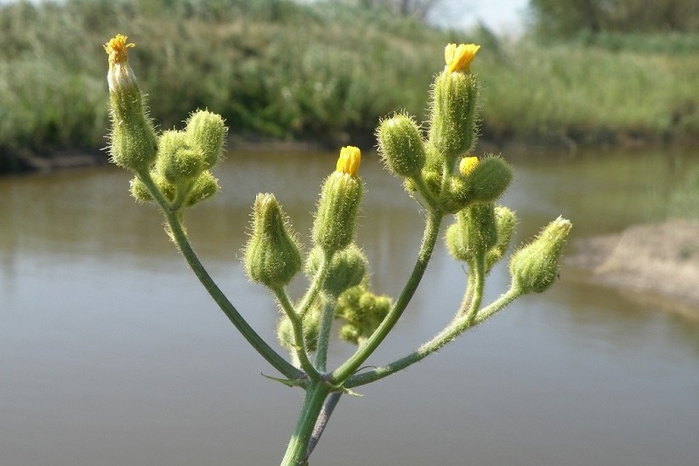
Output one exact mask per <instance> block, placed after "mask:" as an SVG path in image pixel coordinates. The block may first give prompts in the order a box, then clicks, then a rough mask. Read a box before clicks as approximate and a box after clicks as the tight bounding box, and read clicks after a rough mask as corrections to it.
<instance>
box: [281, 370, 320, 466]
mask: <svg viewBox="0 0 699 466" xmlns="http://www.w3.org/2000/svg"><path fill="white" fill-rule="evenodd" d="M330 392H331V388H330V387H329V386H328V385H327V384H326V383H325V382H323V381H317V380H314V381H312V382H311V383H310V384H309V385H308V387H307V388H306V396H305V397H304V399H303V406H301V412H300V413H299V417H298V420H297V421H296V428H295V429H294V433H293V435H292V436H291V440H290V441H289V446H288V447H287V449H286V454H285V455H284V458H283V459H282V462H281V465H280V466H304V465H307V464H308V454H309V451H308V449H309V446H310V442H311V437H312V435H313V429H314V428H315V426H316V423H317V421H318V418H319V417H320V413H321V411H322V410H323V404H324V403H325V399H326V398H327V396H328V395H329V394H330Z"/></svg>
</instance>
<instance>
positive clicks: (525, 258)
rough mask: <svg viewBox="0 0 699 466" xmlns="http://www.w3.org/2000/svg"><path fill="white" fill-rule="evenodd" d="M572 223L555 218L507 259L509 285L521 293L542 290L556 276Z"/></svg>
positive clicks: (539, 291)
mask: <svg viewBox="0 0 699 466" xmlns="http://www.w3.org/2000/svg"><path fill="white" fill-rule="evenodd" d="M571 227H572V225H571V223H570V221H568V220H566V219H564V218H561V217H558V218H557V219H556V220H554V221H553V222H551V223H549V224H548V225H547V226H546V227H545V228H544V229H543V230H542V231H541V233H539V236H537V237H536V238H535V239H534V241H532V242H531V243H529V244H528V245H526V246H524V247H523V248H522V249H520V250H519V251H517V252H516V253H515V254H514V255H513V256H512V258H511V259H510V274H511V275H512V284H513V286H514V287H516V288H517V289H518V290H519V291H520V293H522V294H526V293H531V292H532V291H534V292H536V293H541V292H542V291H545V290H546V289H547V288H548V287H549V286H551V284H552V283H553V281H554V280H555V278H556V276H557V275H558V262H559V259H560V257H561V251H562V250H563V245H564V244H565V242H566V239H567V238H568V233H570V229H571Z"/></svg>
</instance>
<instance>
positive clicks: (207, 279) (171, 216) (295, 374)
mask: <svg viewBox="0 0 699 466" xmlns="http://www.w3.org/2000/svg"><path fill="white" fill-rule="evenodd" d="M137 175H138V177H139V179H140V180H141V181H142V182H143V184H145V185H146V187H147V188H148V191H149V192H150V194H151V196H153V199H155V201H156V202H157V203H158V205H159V206H160V208H161V210H162V211H163V213H164V214H165V219H166V221H167V224H168V227H169V228H170V232H171V234H172V238H173V240H174V241H175V244H176V245H177V247H178V249H179V250H180V253H182V255H183V256H184V258H185V260H186V261H187V264H189V267H190V268H191V269H192V271H193V272H194V274H195V275H196V276H197V278H198V279H199V281H200V282H201V284H202V285H203V286H204V288H205V289H206V291H208V293H209V295H211V297H212V298H213V300H214V301H215V302H216V304H218V307H219V308H220V309H221V311H223V313H224V314H225V315H226V317H228V319H229V320H230V321H231V322H232V323H233V325H235V327H236V328H237V329H238V331H239V332H240V333H241V334H242V335H243V337H244V338H245V339H246V340H247V341H248V343H250V344H251V345H252V346H253V348H255V350H257V352H258V353H260V355H261V356H262V357H263V358H265V359H266V360H267V362H269V363H270V364H271V365H272V366H273V367H274V368H275V369H277V370H278V371H279V372H281V373H282V374H283V375H284V376H285V377H287V378H289V379H299V378H302V377H304V373H303V372H302V371H300V370H299V369H297V368H296V367H294V366H293V365H292V364H290V363H289V362H288V361H287V360H286V359H284V358H283V357H282V356H281V355H280V354H279V353H277V352H276V351H274V349H272V347H270V346H269V345H268V344H267V342H266V341H265V340H263V339H262V337H260V335H258V334H257V332H255V330H253V328H252V327H250V324H248V323H247V321H246V320H245V319H244V318H243V316H242V315H240V313H239V312H238V310H237V309H236V308H235V306H233V304H232V303H231V302H230V301H229V300H228V298H227V297H226V295H225V294H224V293H223V291H221V289H220V288H219V287H218V285H216V282H214V280H213V279H212V278H211V276H210V275H209V273H208V272H207V271H206V269H205V268H204V265H203V264H202V263H201V261H200V260H199V258H198V257H197V255H196V253H195V252H194V250H193V249H192V246H191V245H190V244H189V241H188V240H187V235H186V234H185V232H184V229H183V228H182V224H181V223H180V220H179V218H178V212H179V211H178V210H173V209H171V207H170V205H169V203H168V201H167V199H165V198H164V197H163V195H162V193H161V192H160V190H159V189H158V187H157V186H156V185H155V183H154V182H153V178H151V176H150V173H148V172H147V171H144V172H139V173H137Z"/></svg>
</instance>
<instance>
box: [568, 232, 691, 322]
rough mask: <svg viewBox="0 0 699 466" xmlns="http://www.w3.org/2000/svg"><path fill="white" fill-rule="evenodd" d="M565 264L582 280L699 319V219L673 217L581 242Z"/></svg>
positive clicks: (668, 310)
mask: <svg viewBox="0 0 699 466" xmlns="http://www.w3.org/2000/svg"><path fill="white" fill-rule="evenodd" d="M564 264H565V266H567V267H571V268H573V269H576V270H577V271H578V272H580V274H579V275H580V276H579V278H580V279H581V280H584V281H587V282H592V283H595V284H599V285H601V286H605V287H608V288H613V289H616V290H617V291H618V292H619V293H621V294H623V295H624V296H626V297H628V298H629V299H631V300H634V301H637V302H642V303H644V304H648V303H650V304H651V305H652V306H654V307H657V308H658V309H660V310H662V311H665V312H671V313H674V314H678V315H682V316H684V317H686V318H691V319H695V320H699V221H698V220H694V221H692V220H681V219H672V220H667V221H665V222H661V223H657V224H643V225H633V226H630V227H628V228H626V229H625V230H624V231H622V232H620V233H617V234H611V235H604V236H595V237H591V238H586V239H581V240H578V241H576V242H575V252H574V253H573V254H572V255H570V256H568V257H567V258H565V260H564Z"/></svg>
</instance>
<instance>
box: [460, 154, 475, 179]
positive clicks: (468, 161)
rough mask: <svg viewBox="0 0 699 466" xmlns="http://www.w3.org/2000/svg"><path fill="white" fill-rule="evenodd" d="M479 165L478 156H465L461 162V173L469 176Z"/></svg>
mask: <svg viewBox="0 0 699 466" xmlns="http://www.w3.org/2000/svg"><path fill="white" fill-rule="evenodd" d="M476 166H478V157H464V158H463V159H461V162H459V173H461V174H462V175H464V176H468V175H469V174H470V173H471V172H472V171H473V170H475V169H476Z"/></svg>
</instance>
